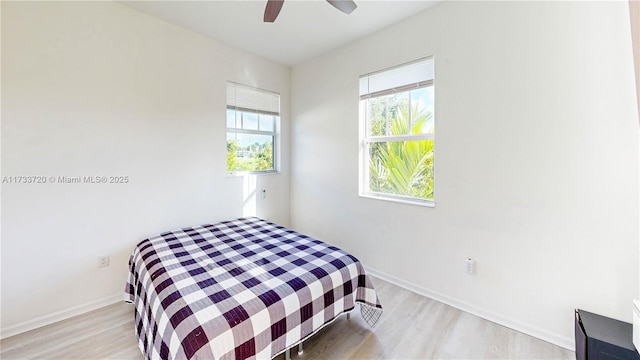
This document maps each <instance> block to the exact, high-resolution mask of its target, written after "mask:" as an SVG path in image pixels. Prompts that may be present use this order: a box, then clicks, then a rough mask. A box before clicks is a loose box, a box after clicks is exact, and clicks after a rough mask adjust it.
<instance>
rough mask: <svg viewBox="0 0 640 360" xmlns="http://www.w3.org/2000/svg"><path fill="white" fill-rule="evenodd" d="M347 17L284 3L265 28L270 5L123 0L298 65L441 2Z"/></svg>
mask: <svg viewBox="0 0 640 360" xmlns="http://www.w3.org/2000/svg"><path fill="white" fill-rule="evenodd" d="M355 1H356V4H357V5H358V8H357V9H355V11H354V12H352V13H351V14H350V15H346V14H343V13H342V12H340V11H338V10H337V9H335V8H334V7H332V6H331V5H329V3H327V2H326V1H324V0H286V1H285V3H284V6H283V7H282V11H281V12H280V15H279V16H278V18H277V19H276V21H275V22H274V23H264V22H263V21H262V16H263V14H264V8H265V6H266V4H267V0H227V1H221V0H209V1H184V0H183V1H120V3H122V4H124V5H127V6H130V7H132V8H135V9H137V10H139V11H141V12H144V13H147V14H149V15H151V16H154V17H157V18H160V19H163V20H165V21H167V22H169V23H173V24H175V25H178V26H181V27H183V28H186V29H189V30H191V31H194V32H196V33H200V34H203V35H206V36H208V37H211V38H214V39H217V40H220V41H222V42H225V43H227V44H231V45H233V46H235V47H238V48H240V49H243V50H245V51H248V52H251V53H254V54H258V55H261V56H263V57H266V58H268V59H271V60H273V61H275V62H278V63H281V64H284V65H288V66H294V65H297V64H300V63H301V62H304V61H305V60H308V59H311V58H313V57H315V56H317V55H320V54H322V53H325V52H327V51H329V50H332V49H335V48H337V47H340V46H342V45H345V44H347V43H349V42H352V41H354V40H356V39H358V38H361V37H363V36H365V35H368V34H371V33H373V32H376V31H378V30H380V29H382V28H384V27H386V26H389V25H391V24H393V23H396V22H398V21H400V20H402V19H404V18H407V17H410V16H412V15H414V14H416V13H418V12H420V11H423V10H424V9H426V8H428V7H429V6H431V5H433V4H435V3H436V2H437V1H439V0H411V1H401V0H387V1H380V0H355Z"/></svg>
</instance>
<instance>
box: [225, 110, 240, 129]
mask: <svg viewBox="0 0 640 360" xmlns="http://www.w3.org/2000/svg"><path fill="white" fill-rule="evenodd" d="M238 125H239V124H238ZM238 125H236V112H235V111H234V110H230V109H227V127H228V128H235V127H238Z"/></svg>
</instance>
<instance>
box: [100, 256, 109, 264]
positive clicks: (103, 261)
mask: <svg viewBox="0 0 640 360" xmlns="http://www.w3.org/2000/svg"><path fill="white" fill-rule="evenodd" d="M105 266H109V255H103V256H98V267H105Z"/></svg>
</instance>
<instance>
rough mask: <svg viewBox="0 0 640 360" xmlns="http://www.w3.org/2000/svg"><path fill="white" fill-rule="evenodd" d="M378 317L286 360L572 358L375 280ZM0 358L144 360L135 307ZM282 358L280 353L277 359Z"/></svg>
mask: <svg viewBox="0 0 640 360" xmlns="http://www.w3.org/2000/svg"><path fill="white" fill-rule="evenodd" d="M373 281H374V285H375V287H376V290H377V291H378V296H379V297H380V301H381V302H382V305H383V307H384V314H383V315H382V318H381V319H380V321H379V322H378V324H377V325H376V327H375V328H373V329H371V328H370V327H369V326H368V325H367V324H366V323H365V322H364V320H362V318H361V317H360V314H359V311H357V308H356V311H355V312H354V313H353V314H352V316H351V319H350V320H347V319H346V317H345V316H341V317H340V318H339V319H338V320H336V321H335V322H334V323H333V324H331V325H329V326H327V327H326V328H324V329H323V330H322V331H320V333H318V334H317V335H315V336H313V337H312V338H311V339H309V340H307V341H305V343H304V353H303V354H302V355H301V356H298V355H297V351H295V350H293V351H291V355H292V356H291V357H292V359H298V360H312V359H575V355H574V353H573V352H572V351H569V350H566V349H563V348H561V347H558V346H555V345H552V344H550V343H548V342H545V341H542V340H539V339H536V338H534V337H531V336H528V335H525V334H522V333H519V332H517V331H514V330H511V329H508V328H506V327H503V326H500V325H497V324H494V323H492V322H490V321H487V320H483V319H481V318H479V317H477V316H474V315H470V314H468V313H465V312H462V311H460V310H457V309H455V308H452V307H450V306H448V305H444V304H442V303H440V302H437V301H435V300H431V299H428V298H425V297H423V296H420V295H416V294H414V293H412V292H410V291H408V290H405V289H402V288H400V287H397V286H395V285H393V284H390V283H388V282H385V281H382V280H379V279H376V278H373ZM0 358H2V359H142V354H141V353H140V351H139V350H138V347H137V344H136V337H135V334H134V326H133V306H132V305H130V304H126V303H124V302H123V303H119V304H114V305H111V306H107V307H105V308H102V309H99V310H96V311H93V312H90V313H87V314H84V315H80V316H77V317H74V318H71V319H68V320H65V321H61V322H59V323H56V324H52V325H49V326H45V327H43V328H40V329H36V330H33V331H29V332H27V333H23V334H20V335H16V336H13V337H10V338H7V339H4V340H2V341H0ZM276 359H277V360H283V359H284V355H280V356H278V357H276Z"/></svg>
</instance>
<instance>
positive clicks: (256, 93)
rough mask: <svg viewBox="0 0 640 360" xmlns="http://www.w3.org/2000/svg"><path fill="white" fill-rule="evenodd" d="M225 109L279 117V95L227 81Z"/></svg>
mask: <svg viewBox="0 0 640 360" xmlns="http://www.w3.org/2000/svg"><path fill="white" fill-rule="evenodd" d="M227 109H232V110H240V111H249V112H255V113H259V114H265V115H275V116H279V115H280V95H279V94H276V93H274V92H270V91H266V90H261V89H256V88H253V87H250V86H246V85H241V84H238V83H234V82H231V81H229V82H227Z"/></svg>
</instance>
